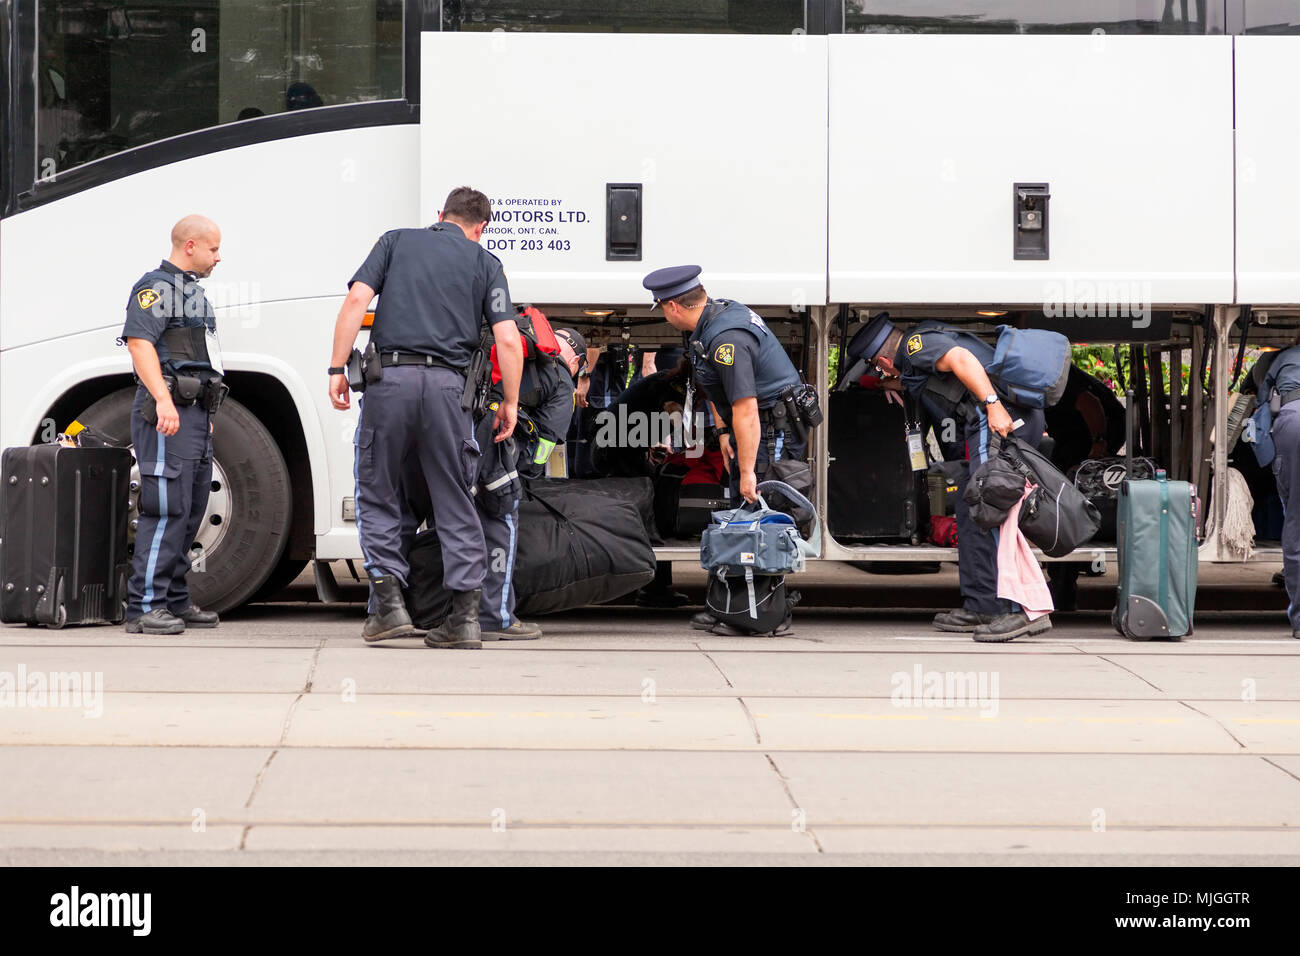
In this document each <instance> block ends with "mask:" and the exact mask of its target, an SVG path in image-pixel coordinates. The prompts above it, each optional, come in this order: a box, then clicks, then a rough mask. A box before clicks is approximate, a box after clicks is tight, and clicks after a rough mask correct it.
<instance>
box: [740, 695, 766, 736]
mask: <svg viewBox="0 0 1300 956" xmlns="http://www.w3.org/2000/svg"><path fill="white" fill-rule="evenodd" d="M736 703H738V704H739V705H740V709H741V710H743V711H744V712H745V719H746V720H748V721H749V729H750V730H752V731H753V732H754V743H756V744H760V745H761V744H762V743H763V737H762V735H761V734H759V732H758V722H757V721H755V720H754V715H753V714H752V713H750V710H749V705H748V704H746V703H745V698H743V697H737V698H736Z"/></svg>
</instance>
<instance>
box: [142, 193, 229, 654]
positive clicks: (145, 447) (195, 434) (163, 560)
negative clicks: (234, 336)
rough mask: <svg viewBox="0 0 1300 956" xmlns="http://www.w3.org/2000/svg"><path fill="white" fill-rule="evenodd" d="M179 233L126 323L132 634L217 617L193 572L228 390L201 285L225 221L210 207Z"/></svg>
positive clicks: (172, 630)
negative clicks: (217, 419) (215, 427)
mask: <svg viewBox="0 0 1300 956" xmlns="http://www.w3.org/2000/svg"><path fill="white" fill-rule="evenodd" d="M171 241H172V251H171V254H170V255H169V256H168V257H167V258H166V259H164V260H163V261H162V262H161V263H160V264H159V265H158V268H157V269H154V270H152V271H150V272H146V273H145V274H144V275H143V276H141V277H140V278H139V279H138V280H137V281H136V283H135V285H134V286H133V287H132V289H131V297H130V299H129V300H128V301H127V305H126V324H125V325H124V326H123V328H122V338H123V339H124V340H125V341H126V346H127V349H128V350H129V351H130V353H131V364H132V366H134V368H135V377H136V382H137V383H138V388H137V389H136V393H135V401H134V402H133V403H132V405H131V444H132V445H134V446H135V458H136V461H137V462H138V463H139V467H140V502H139V510H140V516H139V521H138V523H137V525H136V532H135V552H134V554H133V556H132V558H131V580H130V582H129V583H128V585H127V606H126V631H127V633H128V634H179V633H181V632H182V631H184V630H185V628H186V627H187V626H189V627H216V626H217V625H218V623H219V621H218V619H217V615H216V614H215V613H213V612H212V611H203V610H200V609H199V608H198V607H196V606H195V605H194V604H193V603H192V602H191V600H190V591H189V582H188V580H187V577H186V576H187V575H188V574H189V570H190V547H191V545H192V544H193V543H194V537H195V535H196V534H197V533H198V529H199V522H200V521H202V520H203V513H204V511H206V510H207V507H208V492H209V490H210V489H211V486H212V423H211V419H210V413H212V412H215V411H216V409H217V408H218V407H219V406H220V404H221V400H222V398H223V397H224V396H225V392H226V387H225V385H224V384H223V383H222V381H221V372H222V368H221V356H220V350H219V349H218V347H217V339H216V330H217V320H216V317H215V313H214V312H213V311H212V304H211V303H210V302H209V301H208V298H207V296H206V295H205V294H204V292H203V287H202V286H200V285H199V279H202V278H206V277H207V276H209V275H211V274H212V270H213V269H214V268H216V265H217V263H218V262H220V261H221V230H220V229H218V228H217V224H216V223H215V222H213V221H212V220H211V219H208V218H206V217H204V216H186V217H185V218H184V219H182V220H181V221H180V222H178V223H176V225H175V226H173V227H172V235H171Z"/></svg>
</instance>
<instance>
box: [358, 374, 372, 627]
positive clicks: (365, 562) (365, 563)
mask: <svg viewBox="0 0 1300 956" xmlns="http://www.w3.org/2000/svg"><path fill="white" fill-rule="evenodd" d="M364 405H365V396H358V397H357V427H356V429H355V430H354V431H353V432H352V495H353V498H352V516H353V518H355V520H356V525H357V543H358V544H360V545H361V566H362V567H364V568H365V569H366V572H367V573H366V581H367V585H366V586H367V587H369V579H370V573H369V572H371V571H373V570H374V567H373V566H372V565H371V563H370V558H369V556H368V555H367V554H366V545H365V538H363V537H362V536H361V477H360V472H361V415H362V413H363V409H364ZM376 610H377V607H376V605H375V589H374V588H370V589H369V597H367V598H366V613H367V614H374V613H375V611H376Z"/></svg>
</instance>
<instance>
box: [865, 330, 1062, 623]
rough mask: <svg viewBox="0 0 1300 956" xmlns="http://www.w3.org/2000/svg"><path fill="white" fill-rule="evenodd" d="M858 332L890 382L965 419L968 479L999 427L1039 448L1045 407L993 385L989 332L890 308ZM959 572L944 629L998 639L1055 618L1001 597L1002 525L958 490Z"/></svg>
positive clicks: (948, 415) (943, 416)
mask: <svg viewBox="0 0 1300 956" xmlns="http://www.w3.org/2000/svg"><path fill="white" fill-rule="evenodd" d="M859 334H861V335H863V336H864V339H865V348H864V349H863V351H862V353H861V354H862V355H863V356H864V357H867V358H869V359H874V361H875V363H876V368H877V369H879V370H880V373H881V376H882V379H883V384H884V385H885V387H887V388H894V389H902V388H906V389H907V391H908V393H909V394H911V395H912V396H913V397H914V398H916V399H917V400H918V401H920V402H921V403H922V404H923V405H924V406H925V408H926V410H927V411H928V412H929V413H930V415H931V416H932V417H933V418H934V420H935V421H939V422H942V421H944V420H952V421H954V422H956V423H960V424H962V425H963V427H964V431H965V438H966V456H967V458H968V459H969V460H970V471H968V472H967V475H966V480H969V478H970V474H971V473H973V472H974V470H975V469H977V468H978V467H979V466H980V465H982V464H983V463H984V462H985V461H987V460H988V458H989V457H990V455H991V454H994V453H996V449H995V448H991V445H992V436H993V435H994V434H997V435H1000V436H1002V437H1004V438H1005V437H1006V436H1007V435H1010V434H1014V435H1015V436H1016V437H1017V438H1021V439H1023V440H1024V441H1026V442H1028V443H1029V444H1030V445H1032V446H1034V447H1035V448H1037V447H1038V444H1039V442H1041V441H1042V438H1043V426H1044V418H1043V412H1042V409H1037V408H1022V407H1019V406H1014V405H1012V406H1008V405H1007V404H1006V403H1005V402H1003V401H1002V399H1001V397H1000V396H999V395H998V394H997V392H996V390H994V388H993V383H992V382H990V381H989V377H988V373H987V372H986V371H985V368H986V366H988V365H989V364H990V363H991V362H992V361H993V354H994V350H993V346H992V345H990V344H988V343H987V342H985V341H984V340H982V339H980V338H978V337H977V336H975V335H972V334H970V333H966V332H960V331H956V330H953V329H949V328H946V327H944V326H942V325H941V324H940V323H937V322H922V323H920V324H919V325H917V326H916V327H914V328H912V329H909V330H907V331H906V332H904V331H903V330H902V329H898V328H896V327H895V326H894V325H893V323H891V322H890V321H889V319H888V318H887V316H885V315H879V316H877V317H876V318H874V319H872V320H871V322H870V323H868V325H867V327H866V329H865V330H864V331H863V332H862V333H859ZM1017 423H1019V424H1017ZM962 490H963V491H964V490H965V489H964V487H963V489H962ZM957 572H958V580H959V582H960V585H961V594H962V601H963V604H962V607H959V608H957V609H956V610H952V611H946V612H944V613H942V614H939V615H937V616H936V617H935V619H934V626H935V628H937V629H938V630H941V631H956V632H968V633H971V634H972V636H973V637H974V639H975V640H977V641H980V642H984V643H998V642H1002V641H1009V640H1011V639H1013V638H1016V637H1021V636H1023V635H1027V634H1041V633H1043V632H1044V631H1047V630H1050V629H1051V626H1052V622H1051V619H1050V618H1048V617H1046V616H1044V617H1040V618H1038V619H1036V620H1034V621H1030V620H1029V619H1028V617H1027V616H1026V615H1025V613H1024V610H1023V609H1022V608H1021V607H1020V605H1018V604H1015V603H1013V602H1011V601H1005V600H1002V599H1001V598H999V597H998V531H997V529H994V530H992V531H985V530H984V529H983V528H981V527H980V526H979V525H977V524H976V523H975V522H974V521H972V520H971V517H970V508H969V507H968V506H967V505H966V502H965V500H964V499H963V496H962V495H961V494H960V493H959V494H958V495H957Z"/></svg>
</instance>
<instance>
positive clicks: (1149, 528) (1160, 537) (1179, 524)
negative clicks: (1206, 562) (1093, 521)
mask: <svg viewBox="0 0 1300 956" xmlns="http://www.w3.org/2000/svg"><path fill="white" fill-rule="evenodd" d="M1128 401H1129V407H1130V409H1131V408H1132V407H1133V393H1132V392H1129V394H1128ZM1129 418H1130V419H1131V418H1132V413H1131V412H1130V414H1129ZM1128 433H1129V440H1128V442H1127V447H1128V448H1129V449H1131V448H1132V447H1133V428H1132V424H1131V421H1130V425H1129V429H1128ZM1132 472H1133V467H1132V461H1131V460H1130V462H1129V473H1130V474H1132ZM1116 525H1117V527H1116V537H1117V544H1118V550H1119V590H1118V593H1117V594H1116V595H1115V610H1114V612H1113V613H1112V615H1111V623H1112V624H1114V626H1115V630H1117V631H1118V632H1119V633H1120V634H1123V635H1124V636H1125V637H1127V638H1129V639H1130V640H1134V641H1149V640H1151V638H1153V637H1171V638H1174V639H1178V638H1180V637H1184V636H1186V635H1188V634H1191V633H1192V614H1193V611H1194V609H1195V606H1196V577H1197V571H1198V567H1199V555H1198V552H1197V548H1196V487H1195V486H1194V485H1192V484H1189V483H1188V482H1186V481H1169V480H1167V479H1166V477H1165V472H1164V471H1163V469H1162V470H1158V471H1157V472H1156V476H1155V478H1154V479H1147V480H1140V479H1134V478H1128V479H1126V480H1125V481H1124V482H1123V483H1122V484H1121V485H1120V490H1119V509H1118V518H1117V522H1116Z"/></svg>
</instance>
